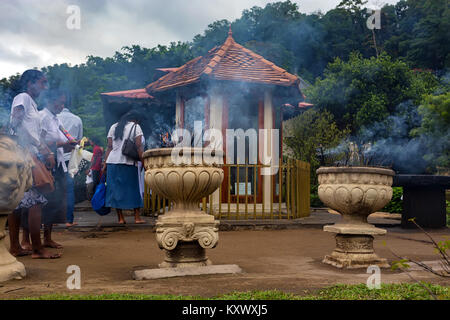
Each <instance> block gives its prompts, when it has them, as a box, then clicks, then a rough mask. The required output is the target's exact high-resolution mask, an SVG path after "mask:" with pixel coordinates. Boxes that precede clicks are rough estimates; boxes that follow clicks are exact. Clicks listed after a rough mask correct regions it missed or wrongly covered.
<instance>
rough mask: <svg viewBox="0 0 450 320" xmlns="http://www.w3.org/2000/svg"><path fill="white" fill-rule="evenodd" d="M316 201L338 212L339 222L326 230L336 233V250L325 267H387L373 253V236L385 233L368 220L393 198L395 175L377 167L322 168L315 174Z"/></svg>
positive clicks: (325, 228) (383, 260) (383, 261)
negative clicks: (316, 182)
mask: <svg viewBox="0 0 450 320" xmlns="http://www.w3.org/2000/svg"><path fill="white" fill-rule="evenodd" d="M317 175H318V179H319V188H318V192H319V197H320V200H322V202H323V203H324V204H325V205H326V206H328V207H330V208H331V209H334V210H336V211H338V212H339V213H340V214H341V215H342V220H341V221H340V222H338V223H336V224H334V225H330V226H325V227H324V228H323V230H324V231H327V232H333V233H336V249H335V250H334V251H333V252H332V253H331V255H327V256H325V259H324V260H323V262H324V263H327V264H331V265H333V266H335V267H338V268H349V269H352V268H366V267H368V266H370V265H377V266H379V267H389V264H388V263H387V260H386V259H383V258H380V257H378V256H377V255H376V254H375V252H374V250H373V239H374V237H373V236H374V235H384V234H386V230H384V229H380V228H376V227H375V226H373V225H371V224H369V223H368V222H367V217H368V216H369V215H370V214H371V213H373V212H375V211H377V210H380V209H381V208H383V207H384V206H385V205H386V204H387V203H388V202H389V201H390V200H391V198H392V187H391V186H392V181H393V176H394V175H395V173H394V171H392V170H390V169H385V168H377V167H322V168H319V169H318V170H317Z"/></svg>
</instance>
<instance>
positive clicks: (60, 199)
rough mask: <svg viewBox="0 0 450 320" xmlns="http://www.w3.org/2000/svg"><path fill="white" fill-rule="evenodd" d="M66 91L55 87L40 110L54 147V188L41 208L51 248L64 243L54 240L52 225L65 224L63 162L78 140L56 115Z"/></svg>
mask: <svg viewBox="0 0 450 320" xmlns="http://www.w3.org/2000/svg"><path fill="white" fill-rule="evenodd" d="M65 102H66V94H65V93H64V92H62V91H60V90H57V89H54V90H51V91H49V93H48V95H47V105H46V107H45V109H43V110H42V111H40V114H41V128H42V133H41V136H42V138H43V139H44V141H45V143H46V144H47V146H48V147H49V148H50V150H54V154H55V160H56V161H55V162H56V165H55V168H54V169H53V172H52V173H53V177H54V179H55V191H53V192H52V193H50V194H48V195H47V200H48V204H47V205H46V206H45V207H44V208H43V210H42V224H43V225H44V246H46V247H49V248H57V249H60V248H62V245H60V244H58V243H56V242H55V241H53V240H52V227H53V224H61V223H66V208H67V204H66V175H67V166H66V163H65V161H64V151H66V152H67V151H70V150H72V149H73V148H74V147H75V145H76V144H77V141H74V140H70V141H69V139H68V138H67V137H66V136H65V135H64V134H63V132H62V131H61V127H62V124H61V122H60V121H59V119H58V117H57V114H59V113H60V112H61V111H62V109H63V108H64V104H65Z"/></svg>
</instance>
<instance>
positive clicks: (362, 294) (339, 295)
mask: <svg viewBox="0 0 450 320" xmlns="http://www.w3.org/2000/svg"><path fill="white" fill-rule="evenodd" d="M423 286H426V287H427V288H428V289H429V290H430V291H431V292H432V293H433V294H434V295H436V296H437V297H438V298H439V299H442V300H449V299H450V289H449V288H448V287H444V286H439V285H433V284H428V283H421V284H417V283H414V284H410V283H401V284H381V288H380V289H372V290H371V289H369V288H368V287H367V286H366V285H364V284H358V285H344V284H338V285H334V286H331V287H328V288H325V289H322V290H319V291H318V292H317V293H315V294H308V295H297V294H293V293H285V292H282V291H278V290H269V291H247V292H232V293H228V294H222V295H219V296H216V297H212V298H205V297H200V296H180V295H147V294H118V293H114V294H104V295H60V294H52V295H45V296H39V297H29V298H25V299H24V300H430V299H432V297H431V296H430V294H429V292H428V291H427V290H426V289H425V288H424V287H423ZM306 292H307V291H306Z"/></svg>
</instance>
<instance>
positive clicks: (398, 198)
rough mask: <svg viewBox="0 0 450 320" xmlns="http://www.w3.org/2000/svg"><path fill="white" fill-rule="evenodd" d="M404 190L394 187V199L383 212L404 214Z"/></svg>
mask: <svg viewBox="0 0 450 320" xmlns="http://www.w3.org/2000/svg"><path fill="white" fill-rule="evenodd" d="M402 196H403V188H402V187H393V188H392V199H391V201H390V202H389V203H388V204H387V205H386V206H385V207H384V208H383V209H381V211H384V212H390V213H402V211H403V200H402Z"/></svg>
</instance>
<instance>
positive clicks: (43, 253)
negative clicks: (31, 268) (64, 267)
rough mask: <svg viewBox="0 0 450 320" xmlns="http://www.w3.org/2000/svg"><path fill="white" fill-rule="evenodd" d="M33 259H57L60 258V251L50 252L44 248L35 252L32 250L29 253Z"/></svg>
mask: <svg viewBox="0 0 450 320" xmlns="http://www.w3.org/2000/svg"><path fill="white" fill-rule="evenodd" d="M31 258H33V259H58V258H61V254H60V253H50V252H48V251H47V250H45V249H42V250H39V251H37V252H33V254H32V255H31Z"/></svg>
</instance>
